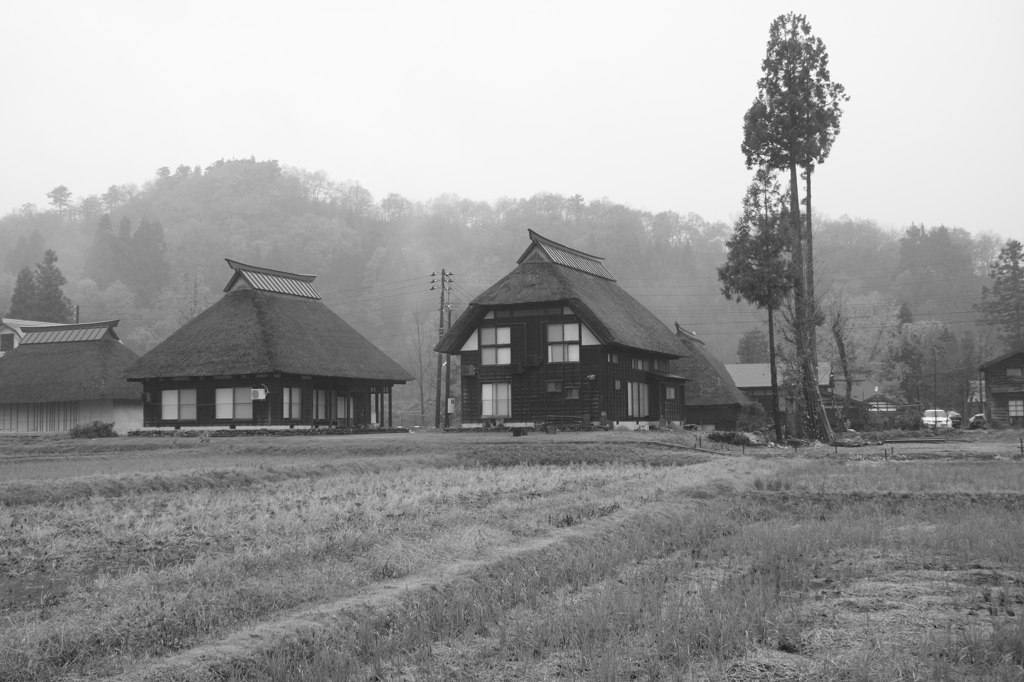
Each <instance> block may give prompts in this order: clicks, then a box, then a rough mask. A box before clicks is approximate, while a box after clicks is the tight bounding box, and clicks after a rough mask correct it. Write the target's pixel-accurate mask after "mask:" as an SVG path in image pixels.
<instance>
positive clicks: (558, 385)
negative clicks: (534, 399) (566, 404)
mask: <svg viewBox="0 0 1024 682" xmlns="http://www.w3.org/2000/svg"><path fill="white" fill-rule="evenodd" d="M561 392H562V382H561V381H549V382H548V393H561Z"/></svg>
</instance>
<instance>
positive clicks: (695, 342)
mask: <svg viewBox="0 0 1024 682" xmlns="http://www.w3.org/2000/svg"><path fill="white" fill-rule="evenodd" d="M676 338H677V339H678V341H679V343H680V344H681V345H682V346H683V347H684V348H685V349H686V351H687V352H688V353H689V355H688V356H683V357H681V358H679V359H677V360H672V361H671V362H669V370H670V371H671V372H673V373H675V374H682V375H683V376H686V377H689V378H690V383H689V384H687V385H686V405H687V407H689V406H701V405H703V406H705V407H709V406H712V405H740V406H743V405H747V404H749V403H750V402H751V400H750V398H748V397H747V396H746V394H745V393H743V391H741V390H739V389H738V388H736V384H735V383H733V380H732V376H730V374H729V371H728V370H727V369H726V368H725V365H724V364H722V361H721V360H719V359H718V358H716V357H715V356H713V355H712V354H711V353H709V352H708V351H707V348H706V347H705V345H704V342H703V341H701V340H700V339H698V338H697V335H696V334H693V333H692V332H688V331H687V330H685V329H683V328H682V327H680V326H679V323H678V322H677V323H676Z"/></svg>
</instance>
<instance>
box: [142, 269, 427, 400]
mask: <svg viewBox="0 0 1024 682" xmlns="http://www.w3.org/2000/svg"><path fill="white" fill-rule="evenodd" d="M269 372H280V373H285V374H299V375H304V374H308V375H313V376H325V377H337V378H347V379H371V380H380V381H391V382H396V383H404V382H406V381H411V380H412V379H413V377H412V376H411V375H410V374H409V373H408V372H407V371H405V370H404V369H403V368H402V367H401V366H400V365H398V363H396V362H395V361H394V360H392V359H391V358H389V357H388V356H387V355H385V354H384V353H383V352H381V351H380V349H378V348H377V347H376V346H374V345H373V344H372V343H370V342H369V341H367V340H366V338H364V337H363V336H362V335H361V334H360V333H359V332H357V331H356V330H355V329H353V328H352V327H351V326H350V325H349V324H348V323H347V322H345V321H344V320H342V319H341V318H340V317H338V316H337V315H336V314H335V313H334V312H333V311H332V310H330V309H329V308H328V307H327V306H325V305H324V304H323V303H321V302H320V301H318V300H315V299H312V298H302V297H299V296H289V295H287V294H278V293H271V292H268V291H258V290H254V289H241V290H236V291H232V292H229V293H227V294H224V297H223V298H221V299H220V300H219V301H218V302H217V303H215V304H214V305H212V306H210V307H209V308H207V309H206V310H205V311H203V312H202V313H201V314H199V315H198V316H196V317H195V318H194V319H193V320H191V321H190V322H188V323H187V324H186V325H185V326H183V327H182V328H181V329H179V330H178V331H176V332H174V333H173V334H171V335H170V336H169V337H168V338H167V339H166V340H165V341H164V342H163V343H161V344H159V345H158V346H157V347H156V348H154V349H153V350H151V351H150V352H149V353H147V354H146V355H145V357H143V358H142V359H140V360H139V361H138V362H136V363H135V364H134V365H133V366H132V367H130V368H129V370H128V373H127V376H128V378H129V379H132V380H136V381H139V380H142V379H155V378H159V377H200V376H221V375H234V374H262V373H269Z"/></svg>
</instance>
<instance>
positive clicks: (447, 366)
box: [444, 272, 454, 429]
mask: <svg viewBox="0 0 1024 682" xmlns="http://www.w3.org/2000/svg"><path fill="white" fill-rule="evenodd" d="M446 279H447V284H448V303H447V305H446V306H445V307H446V308H447V310H448V331H451V329H452V282H453V281H454V280H453V279H452V273H450V272H449V273H448V274H447V276H446ZM451 397H452V356H451V353H446V354H445V356H444V428H446V429H447V428H448V427H449V426H451V418H452V417H451V413H450V412H449V411H448V402H449V401H450V400H451Z"/></svg>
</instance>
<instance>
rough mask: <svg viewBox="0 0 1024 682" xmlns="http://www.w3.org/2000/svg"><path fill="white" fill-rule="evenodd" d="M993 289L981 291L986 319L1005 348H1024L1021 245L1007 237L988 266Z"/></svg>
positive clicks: (1023, 267) (1022, 258)
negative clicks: (998, 330)
mask: <svg viewBox="0 0 1024 682" xmlns="http://www.w3.org/2000/svg"><path fill="white" fill-rule="evenodd" d="M989 276H990V277H992V279H993V282H992V288H991V289H989V288H988V287H984V288H983V289H982V290H981V310H982V312H983V313H984V314H985V319H986V320H987V321H988V322H989V324H992V325H994V326H998V327H999V329H1000V330H1001V334H1000V338H1001V339H1002V341H1003V343H1005V344H1006V349H1007V351H1009V352H1011V353H1015V352H1017V351H1024V247H1022V246H1021V243H1020V242H1019V241H1017V240H1016V239H1009V240H1007V242H1006V246H1004V247H1003V248H1002V249H1001V250H1000V251H999V257H998V258H997V259H996V261H995V262H994V263H992V267H991V268H990V269H989Z"/></svg>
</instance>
